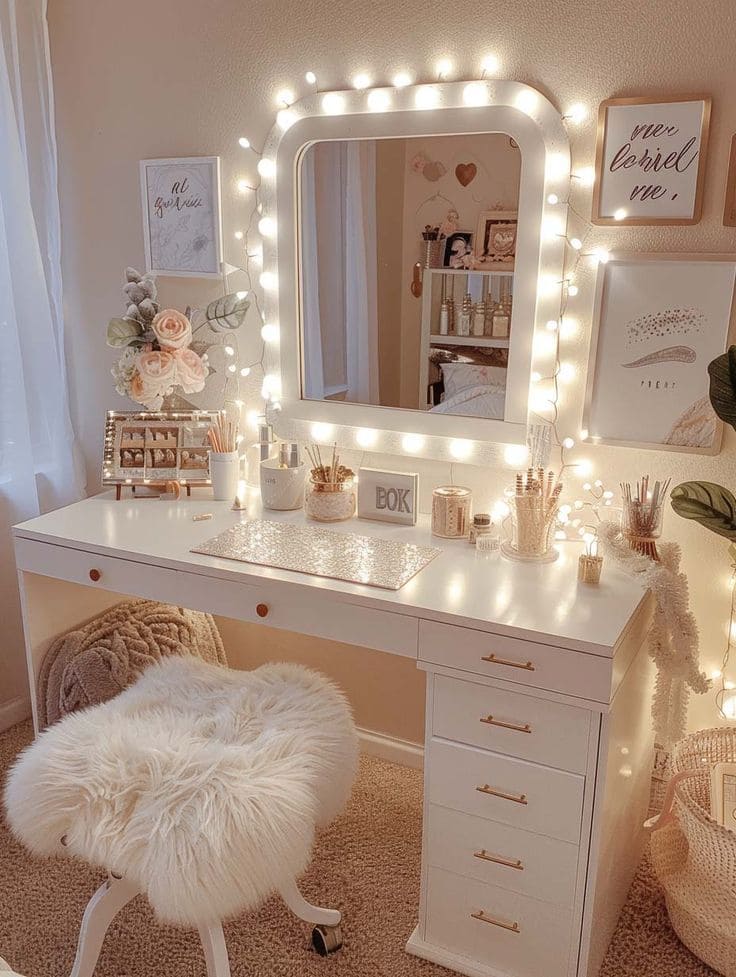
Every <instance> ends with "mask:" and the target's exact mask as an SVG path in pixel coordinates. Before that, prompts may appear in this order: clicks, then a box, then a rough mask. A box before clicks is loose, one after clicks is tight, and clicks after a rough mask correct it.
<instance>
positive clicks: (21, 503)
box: [0, 0, 84, 701]
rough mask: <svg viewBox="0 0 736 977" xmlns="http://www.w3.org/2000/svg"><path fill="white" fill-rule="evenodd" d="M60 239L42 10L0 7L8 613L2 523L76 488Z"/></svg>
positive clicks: (15, 634) (1, 501) (0, 579)
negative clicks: (68, 392) (63, 318)
mask: <svg viewBox="0 0 736 977" xmlns="http://www.w3.org/2000/svg"><path fill="white" fill-rule="evenodd" d="M60 240H61V233H60V222H59V203H58V196H57V165H56V144H55V138H54V113H53V93H52V86H51V66H50V60H49V50H48V34H47V26H46V3H45V0H2V2H1V3H0V603H2V604H3V606H4V607H5V608H8V610H10V609H11V608H13V611H17V602H18V599H17V588H16V582H15V571H14V567H13V556H12V549H11V547H10V541H9V536H8V530H9V528H10V526H11V525H13V523H15V522H18V521H20V520H22V519H27V518H29V517H31V516H35V515H38V514H39V513H40V512H42V511H44V510H45V509H49V508H55V507H57V506H61V505H65V504H66V503H68V502H72V501H74V500H75V499H78V498H80V497H81V495H82V494H83V489H84V484H83V478H82V474H81V465H80V464H79V461H78V457H79V456H78V452H77V449H76V445H75V442H74V435H73V431H72V424H71V420H70V415H69V408H68V398H67V387H66V372H65V368H64V336H63V325H62V313H61V265H60ZM3 623H4V625H5V628H4V633H3V651H2V652H0V654H5V655H13V656H15V655H17V656H19V658H20V663H21V665H22V662H23V658H22V654H23V653H22V641H21V634H20V625H19V617H18V616H17V613H16V614H13V619H12V620H8V619H7V618H5V619H4V621H3ZM8 627H10V634H9V633H8V631H7V628H8ZM7 664H9V665H10V668H9V669H8V670H6V673H5V674H6V675H8V674H9V675H10V679H11V682H10V688H9V689H8V687H7V686H6V685H4V684H3V683H0V701H2V700H3V699H9V698H11V697H12V694H13V693H14V694H16V695H17V694H20V693H22V692H23V689H22V688H20V689H19V688H18V681H19V680H18V677H17V674H16V672H17V668H16V667H15V666H16V665H17V662H16V661H11V662H9V663H7ZM2 666H3V663H2V662H0V669H2ZM14 675H15V682H13V676H14Z"/></svg>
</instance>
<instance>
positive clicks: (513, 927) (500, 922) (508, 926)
mask: <svg viewBox="0 0 736 977" xmlns="http://www.w3.org/2000/svg"><path fill="white" fill-rule="evenodd" d="M470 916H471V919H479V920H480V921H481V923H490V924H491V926H500V927H501V929H503V930H509V932H511V933H521V930H520V929H519V924H518V923H509V922H507V920H505V919H496V918H495V917H494V916H486V914H485V913H484V912H483V910H482V909H479V910H478V912H477V913H471V914H470Z"/></svg>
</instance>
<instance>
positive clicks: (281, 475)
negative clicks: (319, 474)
mask: <svg viewBox="0 0 736 977" xmlns="http://www.w3.org/2000/svg"><path fill="white" fill-rule="evenodd" d="M260 470H261V502H262V503H263V508H264V509H276V510H278V511H280V512H287V511H289V510H291V509H301V507H302V506H303V505H304V483H305V482H306V478H307V466H306V465H299V467H298V468H282V467H281V463H280V462H279V460H278V459H277V458H268V459H267V460H266V461H262V462H261V468H260Z"/></svg>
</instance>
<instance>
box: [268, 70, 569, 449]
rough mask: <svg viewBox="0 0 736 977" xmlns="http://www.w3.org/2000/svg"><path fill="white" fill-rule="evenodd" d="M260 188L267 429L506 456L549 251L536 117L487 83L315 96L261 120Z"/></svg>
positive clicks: (500, 86)
mask: <svg viewBox="0 0 736 977" xmlns="http://www.w3.org/2000/svg"><path fill="white" fill-rule="evenodd" d="M259 172H260V174H261V177H262V180H263V183H262V191H263V193H262V201H263V208H262V214H261V216H260V219H259V231H260V233H261V234H262V236H263V239H264V252H263V273H262V275H261V285H262V286H263V288H264V291H265V307H264V310H263V312H264V323H265V325H266V326H267V327H271V328H270V329H269V330H268V336H266V334H265V332H264V339H266V341H267V345H268V347H269V349H268V359H267V366H268V371H269V373H268V377H267V383H266V384H265V385H264V386H268V390H266V391H265V394H264V395H265V396H266V398H267V400H268V401H269V408H270V410H269V413H270V414H271V415H272V420H273V423H274V425H275V427H276V430H277V431H278V432H279V433H280V434H281V435H282V436H284V437H290V438H295V439H317V440H319V439H320V438H321V439H323V440H329V441H335V442H337V443H338V444H340V445H341V446H344V447H364V446H365V442H366V439H367V438H368V434H367V433H366V432H368V433H369V434H370V440H371V447H373V448H374V450H378V451H386V452H398V453H404V452H408V453H415V454H422V455H424V456H427V457H435V458H445V457H450V458H453V457H455V456H456V454H457V451H456V450H455V451H453V450H452V448H453V446H455V447H456V444H457V442H458V439H462V441H463V445H464V446H465V445H467V446H470V448H469V453H471V454H473V456H474V457H475V458H477V459H478V460H490V459H491V458H495V457H497V456H498V454H499V450H500V451H501V452H504V450H505V454H508V449H509V447H510V446H516V445H523V444H524V443H525V440H526V425H527V417H528V413H529V404H530V385H531V378H532V374H533V372H534V370H535V366H536V363H537V360H538V359H539V357H540V356H541V357H544V355H545V347H544V343H538V342H537V341H536V339H535V337H538V336H539V334H540V333H544V332H545V331H546V324H547V322H548V321H550V320H551V319H556V318H557V316H558V310H559V298H560V286H561V281H560V280H561V276H562V268H563V256H564V247H565V237H564V208H565V206H566V200H567V194H568V189H569V176H570V154H569V144H568V140H567V133H566V131H565V127H564V125H563V122H562V118H561V116H560V114H559V113H558V112H557V110H556V109H555V108H554V106H552V104H551V103H550V102H549V101H548V100H547V99H546V98H545V97H544V96H542V95H541V94H540V93H539V92H536V91H534V90H533V89H531V88H529V87H528V86H526V85H522V84H519V83H516V82H502V81H493V82H491V81H476V82H469V83H459V82H454V83H450V82H447V83H445V82H439V83H435V84H431V85H416V86H414V85H408V86H406V87H402V88H376V89H361V90H355V91H351V92H327V93H316V94H314V95H311V96H309V97H307V98H305V99H303V100H302V101H300V102H297V103H295V104H293V105H290V106H289V107H288V108H287V109H284V110H282V111H281V112H279V114H278V117H277V125H276V127H275V128H274V130H273V132H272V134H271V136H270V137H269V140H268V142H267V144H266V146H265V147H264V152H263V156H262V159H261V160H260V163H259ZM558 225H559V228H560V230H557V227H558ZM542 338H544V337H542ZM318 435H319V437H318ZM409 443H411V445H412V446H413V449H412V450H409V449H408V448H407V447H406V446H407V444H409ZM417 445H419V447H417ZM504 446H505V449H504Z"/></svg>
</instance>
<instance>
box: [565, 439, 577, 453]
mask: <svg viewBox="0 0 736 977" xmlns="http://www.w3.org/2000/svg"><path fill="white" fill-rule="evenodd" d="M562 447H563V448H566V449H567V450H568V451H569V450H570V448H574V447H575V442H574V441H573V439H572V438H563V439H562Z"/></svg>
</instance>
